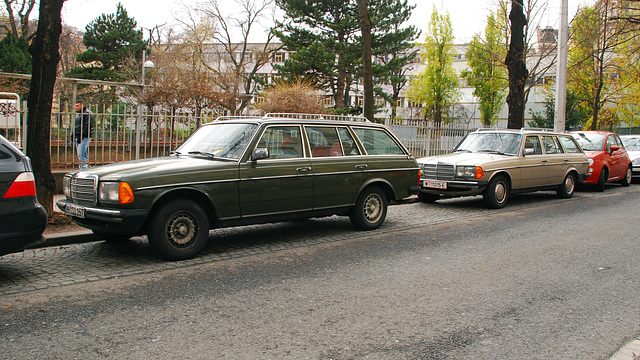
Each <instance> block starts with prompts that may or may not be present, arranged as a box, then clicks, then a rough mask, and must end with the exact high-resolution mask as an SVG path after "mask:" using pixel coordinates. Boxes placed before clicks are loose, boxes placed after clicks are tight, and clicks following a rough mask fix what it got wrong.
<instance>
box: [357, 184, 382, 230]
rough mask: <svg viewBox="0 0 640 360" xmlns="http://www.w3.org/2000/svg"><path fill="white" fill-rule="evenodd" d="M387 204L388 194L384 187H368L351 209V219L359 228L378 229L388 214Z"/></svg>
mask: <svg viewBox="0 0 640 360" xmlns="http://www.w3.org/2000/svg"><path fill="white" fill-rule="evenodd" d="M387 205H388V202H387V196H386V194H385V193H384V191H382V189H380V188H379V187H377V186H370V187H367V188H366V189H364V190H363V191H362V192H361V193H360V196H358V200H357V201H356V204H355V206H353V207H352V208H351V211H349V219H350V220H351V223H352V224H353V226H355V227H356V228H357V229H360V230H374V229H377V228H379V227H380V225H382V223H383V222H384V219H385V218H386V216H387Z"/></svg>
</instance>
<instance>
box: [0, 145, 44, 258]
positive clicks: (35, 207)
mask: <svg viewBox="0 0 640 360" xmlns="http://www.w3.org/2000/svg"><path fill="white" fill-rule="evenodd" d="M46 227H47V211H46V210H45V209H44V208H43V207H42V205H40V203H39V202H38V199H36V183H35V177H34V176H33V171H32V170H31V161H30V159H29V158H28V157H27V156H25V155H24V154H23V153H22V152H21V151H20V150H19V149H18V148H17V147H15V146H14V145H12V144H11V143H10V142H9V141H7V139H5V138H4V137H3V136H2V135H0V255H5V254H9V253H12V252H18V251H22V250H24V249H26V248H27V247H29V246H32V245H36V244H39V243H41V242H43V241H44V240H45V239H44V237H43V236H42V233H43V232H44V229H45V228H46Z"/></svg>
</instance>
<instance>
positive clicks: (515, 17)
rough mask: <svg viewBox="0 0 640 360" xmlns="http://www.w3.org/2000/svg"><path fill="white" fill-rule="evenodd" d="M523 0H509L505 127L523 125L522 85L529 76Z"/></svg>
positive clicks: (514, 127) (523, 103)
mask: <svg viewBox="0 0 640 360" xmlns="http://www.w3.org/2000/svg"><path fill="white" fill-rule="evenodd" d="M522 1H523V0H511V12H510V13H509V20H511V41H510V43H509V51H508V52H507V58H506V59H505V63H506V64H507V69H508V70H509V95H508V96H507V104H509V117H508V120H507V128H509V129H520V128H522V127H523V126H524V110H525V105H526V104H525V101H524V99H525V96H524V95H525V92H524V85H525V82H526V80H527V77H528V76H529V72H528V71H527V65H526V63H525V48H524V37H525V33H524V27H525V25H526V24H527V18H526V16H525V15H524V6H523V4H522Z"/></svg>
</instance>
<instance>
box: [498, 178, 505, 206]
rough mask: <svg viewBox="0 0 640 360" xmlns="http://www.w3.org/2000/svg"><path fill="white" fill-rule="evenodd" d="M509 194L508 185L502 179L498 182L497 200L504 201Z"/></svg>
mask: <svg viewBox="0 0 640 360" xmlns="http://www.w3.org/2000/svg"><path fill="white" fill-rule="evenodd" d="M506 196H507V186H506V185H505V183H503V182H502V181H500V182H498V183H497V184H496V201H497V202H498V203H500V204H501V203H503V202H504V199H505V198H506Z"/></svg>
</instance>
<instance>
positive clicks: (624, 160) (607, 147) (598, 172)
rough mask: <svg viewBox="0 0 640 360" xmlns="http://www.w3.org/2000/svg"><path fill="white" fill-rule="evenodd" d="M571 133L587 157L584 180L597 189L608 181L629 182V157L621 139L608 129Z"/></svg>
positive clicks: (626, 184) (627, 184)
mask: <svg viewBox="0 0 640 360" xmlns="http://www.w3.org/2000/svg"><path fill="white" fill-rule="evenodd" d="M571 135H573V137H574V138H575V139H576V140H577V141H578V143H579V144H580V146H582V150H584V152H585V154H587V157H588V158H589V174H590V175H589V177H587V178H586V179H585V180H584V182H585V183H586V184H593V185H595V186H596V189H597V190H598V191H603V190H604V184H605V183H608V182H620V183H621V184H622V185H623V186H629V184H631V171H632V167H631V159H629V155H628V154H627V150H625V148H624V145H623V144H622V140H620V137H619V136H618V134H616V133H612V132H608V131H575V132H571Z"/></svg>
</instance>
